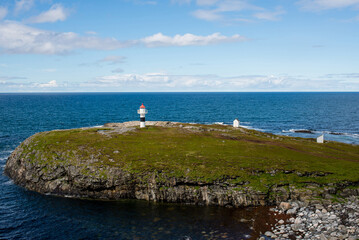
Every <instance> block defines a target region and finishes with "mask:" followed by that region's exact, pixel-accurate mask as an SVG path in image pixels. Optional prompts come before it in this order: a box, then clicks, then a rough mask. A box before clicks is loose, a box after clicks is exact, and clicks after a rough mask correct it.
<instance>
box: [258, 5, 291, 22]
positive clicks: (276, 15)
mask: <svg viewBox="0 0 359 240" xmlns="http://www.w3.org/2000/svg"><path fill="white" fill-rule="evenodd" d="M285 13H286V12H285V11H284V10H283V9H281V8H279V9H277V10H276V11H263V12H257V13H255V14H254V15H253V16H254V17H255V18H257V19H260V20H268V21H278V20H279V19H280V16H281V15H283V14H285Z"/></svg>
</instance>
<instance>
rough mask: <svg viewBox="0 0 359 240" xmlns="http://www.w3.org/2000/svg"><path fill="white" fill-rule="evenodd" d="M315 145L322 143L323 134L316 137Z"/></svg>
mask: <svg viewBox="0 0 359 240" xmlns="http://www.w3.org/2000/svg"><path fill="white" fill-rule="evenodd" d="M317 143H324V134H323V135H320V136H319V137H317Z"/></svg>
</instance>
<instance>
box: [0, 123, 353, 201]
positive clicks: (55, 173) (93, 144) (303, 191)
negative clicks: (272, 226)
mask: <svg viewBox="0 0 359 240" xmlns="http://www.w3.org/2000/svg"><path fill="white" fill-rule="evenodd" d="M138 125H139V122H127V123H109V124H105V125H104V126H102V127H94V128H81V129H70V130H54V131H49V132H41V133H37V134H35V135H33V136H31V137H29V138H28V139H26V140H25V141H24V142H23V143H21V144H20V146H18V147H17V148H16V150H15V151H14V152H13V153H12V154H11V155H10V157H9V159H8V161H7V163H6V167H5V174H6V175H8V176H9V177H10V178H11V179H13V181H14V182H15V183H16V184H18V185H20V186H22V187H25V188H26V189H29V190H32V191H36V192H39V193H43V194H53V195H59V196H67V197H74V198H90V199H103V200H117V199H123V198H131V199H143V200H150V201H164V202H176V203H189V204H198V205H218V206H226V207H240V206H257V205H275V204H277V205H278V204H279V203H280V202H283V201H296V200H298V201H302V202H307V203H310V202H318V201H320V202H322V203H325V202H335V201H340V200H341V199H342V198H347V197H349V196H358V195H359V174H358V173H359V146H357V145H350V144H344V143H338V142H327V141H326V142H325V143H324V144H318V143H316V142H315V140H314V139H304V138H293V137H287V136H277V135H273V134H269V133H263V132H258V131H255V130H249V129H245V128H241V127H240V128H233V127H231V126H225V125H201V124H188V123H174V122H147V127H146V128H139V127H138Z"/></svg>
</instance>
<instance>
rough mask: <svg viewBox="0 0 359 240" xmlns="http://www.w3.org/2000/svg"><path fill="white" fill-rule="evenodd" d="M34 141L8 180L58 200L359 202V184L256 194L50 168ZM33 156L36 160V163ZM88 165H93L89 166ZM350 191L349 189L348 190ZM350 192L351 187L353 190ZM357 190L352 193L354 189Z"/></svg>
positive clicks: (154, 176) (13, 160)
mask: <svg viewBox="0 0 359 240" xmlns="http://www.w3.org/2000/svg"><path fill="white" fill-rule="evenodd" d="M32 138H33V137H30V138H28V139H27V140H25V141H24V142H23V143H22V144H21V145H20V146H19V147H18V148H16V150H15V151H14V152H13V153H12V154H11V156H10V157H9V159H8V161H7V164H6V167H5V174H6V175H8V176H9V177H10V178H11V179H13V181H14V182H15V183H16V184H18V185H20V186H22V187H25V188H26V189H29V190H32V191H36V192H39V193H44V194H54V195H60V196H68V197H76V198H91V199H108V200H116V199H123V198H132V199H143V200H149V201H164V202H176V203H190V204H198V205H218V206H228V207H240V206H256V205H273V204H278V203H280V202H282V201H288V200H301V201H307V202H308V201H313V199H317V198H322V199H324V200H325V201H328V200H331V199H333V195H335V194H339V195H340V196H341V197H347V196H351V195H355V196H358V195H359V192H358V183H346V184H341V185H334V184H332V185H330V184H329V185H322V186H320V185H318V184H308V185H307V186H306V187H305V188H301V189H298V188H295V187H294V186H290V185H286V186H278V185H274V186H270V187H268V188H267V189H266V190H265V191H256V190H254V189H252V188H251V187H249V186H246V184H245V183H240V184H233V183H230V182H229V181H227V180H228V179H225V178H224V179H222V180H218V181H215V182H212V183H204V182H199V181H191V180H189V179H186V178H176V177H167V176H166V174H165V173H161V172H149V173H146V174H143V173H142V174H141V173H138V174H136V173H129V172H126V171H124V170H122V169H120V168H119V167H110V166H106V167H100V168H99V167H94V166H91V165H89V164H83V161H79V162H82V164H74V163H73V162H70V161H67V160H68V159H67V154H66V153H63V154H60V153H59V154H57V156H58V159H57V161H58V162H60V163H61V164H56V165H53V164H50V163H49V162H48V161H46V159H45V158H46V157H45V156H44V155H43V153H41V152H38V151H36V150H34V151H32V152H28V151H27V152H26V153H25V151H24V149H25V148H27V147H28V146H29V144H30V143H31V141H32ZM30 155H32V156H36V157H37V158H38V160H37V161H34V160H33V159H32V158H31V157H30ZM87 161H89V162H91V161H95V159H89V160H87ZM350 185H351V186H350ZM349 186H350V187H349ZM353 186H354V187H353Z"/></svg>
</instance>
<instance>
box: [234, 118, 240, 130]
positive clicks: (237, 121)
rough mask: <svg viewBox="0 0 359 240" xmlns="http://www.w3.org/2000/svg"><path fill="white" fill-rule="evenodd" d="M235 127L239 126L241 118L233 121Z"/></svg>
mask: <svg viewBox="0 0 359 240" xmlns="http://www.w3.org/2000/svg"><path fill="white" fill-rule="evenodd" d="M233 127H235V128H239V120H238V119H237V118H236V119H234V121H233Z"/></svg>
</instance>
